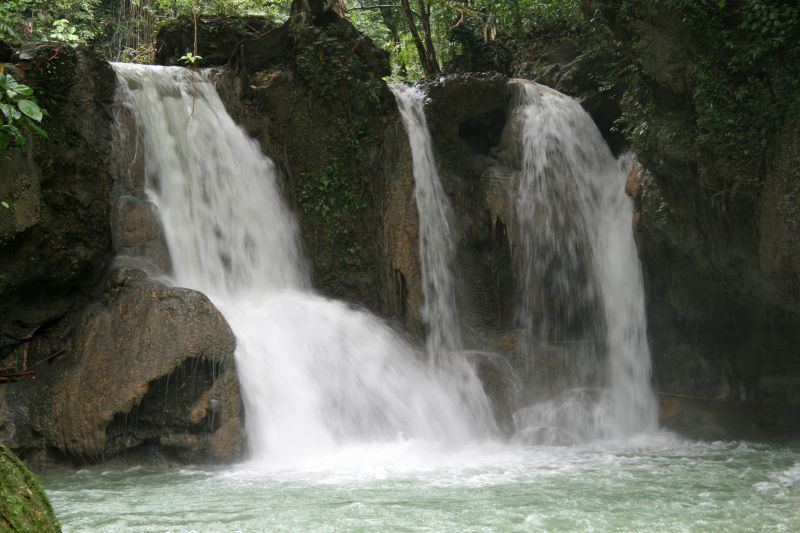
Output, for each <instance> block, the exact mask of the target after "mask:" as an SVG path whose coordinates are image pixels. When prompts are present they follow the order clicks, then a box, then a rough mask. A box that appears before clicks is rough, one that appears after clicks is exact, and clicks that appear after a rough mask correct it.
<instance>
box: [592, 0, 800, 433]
mask: <svg viewBox="0 0 800 533" xmlns="http://www.w3.org/2000/svg"><path fill="white" fill-rule="evenodd" d="M600 4H601V7H602V9H603V13H604V15H605V17H606V18H607V20H608V21H609V24H610V27H611V29H612V30H613V32H614V35H615V37H616V38H617V39H618V41H619V43H620V46H619V49H620V50H623V51H624V53H625V57H626V60H627V61H628V62H629V64H630V65H631V67H632V68H631V72H633V73H635V74H634V75H633V76H632V77H631V78H629V79H628V80H627V83H628V90H627V93H626V96H625V98H623V111H624V112H625V113H626V116H627V119H628V120H629V123H630V124H631V125H633V126H635V125H636V124H646V125H647V126H646V127H644V128H639V129H634V130H633V131H631V132H630V133H631V136H630V137H631V139H632V140H633V141H634V148H635V149H636V153H637V155H638V157H639V160H640V162H641V163H642V165H643V166H644V167H645V168H647V169H648V171H649V173H645V174H643V175H642V178H641V194H640V197H639V200H640V201H641V212H640V216H639V225H638V228H639V234H638V242H639V248H640V255H641V257H642V261H643V265H644V268H645V278H646V285H647V296H648V321H649V330H650V337H651V344H652V348H653V354H654V358H655V361H654V363H655V365H654V368H655V378H656V382H657V385H658V388H659V390H661V391H662V392H664V393H669V394H671V395H679V396H683V397H687V396H689V397H692V398H693V400H692V402H689V403H690V404H691V405H690V407H691V408H692V409H699V408H700V406H702V405H706V406H707V407H708V409H709V411H708V412H709V413H719V412H720V405H722V406H725V405H727V406H728V409H729V410H730V411H731V412H733V413H735V412H737V411H739V412H743V411H749V412H750V413H755V415H754V416H751V417H750V422H749V426H748V428H749V429H748V431H750V432H751V434H752V432H755V433H759V432H760V434H761V436H762V437H764V436H780V435H787V434H790V433H792V432H794V433H795V434H796V432H797V428H796V424H795V423H794V421H795V420H796V418H797V414H796V413H797V409H798V407H800V403H799V402H798V400H799V399H800V398H799V397H798V392H797V391H798V390H800V359H798V355H800V306H798V301H800V300H798V297H799V296H800V293H799V292H798V289H800V286H798V284H797V280H798V273H800V270H798V266H800V263H798V260H797V258H798V257H800V252H799V250H800V248H798V245H799V244H800V240H799V239H798V225H797V214H798V212H800V203H798V202H799V201H800V197H798V192H799V191H798V185H797V184H798V179H797V178H798V171H797V147H798V134H797V131H798V130H797V127H798V124H799V122H798V117H800V107H798V100H797V91H798V79H799V74H800V71H798V57H800V56H798V54H800V32H798V26H797V20H798V17H800V10H798V8H797V6H791V7H790V6H789V5H788V4H786V6H787V7H786V9H787V11H785V12H784V13H783V14H782V15H781V16H780V17H775V16H772V18H770V15H769V11H770V10H769V9H768V10H766V11H765V12H764V13H763V14H756V13H755V12H751V11H749V10H747V8H746V7H744V6H740V5H738V4H726V5H725V6H721V7H719V8H711V7H709V6H701V5H700V4H697V5H693V7H692V8H691V9H688V10H686V11H685V12H684V11H681V15H680V16H678V15H677V12H676V11H674V10H671V9H670V7H669V5H668V4H669V3H668V2H667V3H648V2H638V1H626V2H618V3H612V2H600ZM759 13H760V12H759ZM762 15H764V16H765V17H766V19H763V20H762V18H761V17H762ZM765 20H769V21H771V22H769V24H773V27H771V28H770V31H769V33H768V35H769V37H767V38H764V37H762V36H761V34H759V33H758V32H754V31H751V26H753V27H755V26H758V25H760V24H766V23H767V22H765ZM765 35H766V34H765ZM722 41H725V42H727V43H728V46H727V47H726V51H723V50H721V49H720V48H719V47H717V46H714V45H711V43H712V42H715V43H718V42H722ZM703 399H704V400H703ZM704 401H705V404H703V402H704ZM687 405H689V404H687ZM756 415H757V416H756ZM748 416H749V415H748ZM712 418H713V417H712ZM722 418H725V417H722ZM720 425H721V426H726V425H727V426H729V427H731V428H732V431H731V433H729V434H728V436H729V437H730V436H735V435H741V434H743V432H744V430H743V428H742V427H741V424H740V425H739V427H735V425H733V424H728V423H726V422H724V421H722V422H720Z"/></svg>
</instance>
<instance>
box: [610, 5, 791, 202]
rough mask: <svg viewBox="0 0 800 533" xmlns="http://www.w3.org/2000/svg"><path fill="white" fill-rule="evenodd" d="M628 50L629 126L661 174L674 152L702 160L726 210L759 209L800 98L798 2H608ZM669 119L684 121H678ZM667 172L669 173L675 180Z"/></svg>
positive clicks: (704, 179)
mask: <svg viewBox="0 0 800 533" xmlns="http://www.w3.org/2000/svg"><path fill="white" fill-rule="evenodd" d="M599 6H600V9H601V12H602V13H603V15H604V20H605V22H606V23H607V24H608V25H609V26H610V27H611V29H612V30H613V33H614V35H615V37H616V38H617V39H618V42H617V43H616V46H617V47H618V48H620V49H623V50H626V51H627V61H628V62H629V65H628V66H627V67H626V68H625V69H624V72H623V73H621V75H620V76H619V79H615V80H611V82H612V83H619V82H620V81H621V82H623V83H624V84H625V85H626V86H627V87H628V95H627V98H626V99H625V106H624V111H625V113H624V116H623V127H624V129H625V132H626V134H627V136H628V138H629V140H630V142H631V143H632V145H633V146H634V148H635V149H636V152H637V154H638V155H639V156H640V158H641V159H642V160H643V162H645V164H646V165H647V166H649V167H650V168H651V169H652V170H654V171H656V172H658V171H659V170H660V169H659V168H658V167H659V166H661V165H662V161H663V156H664V155H665V154H666V155H668V156H670V157H672V159H679V160H683V161H692V162H696V164H697V167H696V169H695V172H696V174H697V179H698V180H699V184H700V186H701V187H702V189H703V190H704V191H705V192H706V194H707V196H708V197H710V198H713V199H714V200H715V201H714V203H715V205H716V206H717V207H718V208H719V209H720V210H721V211H725V210H728V209H730V208H731V206H732V205H734V204H737V205H738V206H739V208H740V209H741V208H742V206H749V207H748V209H753V208H754V207H755V204H756V203H757V201H758V197H759V194H760V190H761V187H762V184H763V180H764V175H765V170H766V164H765V163H766V161H767V160H768V158H769V155H770V154H769V147H770V145H771V141H772V137H773V136H774V135H775V133H776V132H777V131H778V129H779V128H778V127H776V126H779V125H780V124H781V123H782V122H783V120H784V118H785V117H784V116H783V110H784V109H786V107H787V103H788V102H789V101H790V99H791V98H793V95H795V94H797V92H798V91H800V6H798V5H797V3H796V2H794V1H792V0H779V1H775V2H769V3H767V2H763V1H762V0H743V1H741V2H726V1H724V0H721V1H717V2H695V1H693V0H664V1H661V2H658V3H655V2H650V1H645V0H626V1H624V2H612V1H610V0H609V1H600V2H599ZM670 114H672V115H674V114H679V115H682V116H683V118H684V120H683V122H682V123H675V121H673V120H672V119H671V118H670V116H669V115H670ZM672 170H674V169H665V172H662V173H664V174H674V172H672Z"/></svg>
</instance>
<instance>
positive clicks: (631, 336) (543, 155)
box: [512, 81, 656, 442]
mask: <svg viewBox="0 0 800 533" xmlns="http://www.w3.org/2000/svg"><path fill="white" fill-rule="evenodd" d="M515 83H516V85H517V90H518V91H519V100H520V102H519V105H518V106H517V109H516V112H515V115H516V116H515V117H514V120H516V121H517V123H518V126H519V127H521V131H522V171H521V173H520V178H519V180H518V183H517V186H516V189H514V190H513V198H512V203H513V206H514V227H513V236H512V239H513V243H514V246H515V250H514V252H515V258H516V264H517V273H518V276H519V279H520V286H521V293H522V295H521V302H520V313H519V315H520V325H521V327H522V330H523V335H524V342H523V345H524V350H525V351H526V352H527V354H528V355H529V358H530V360H531V361H532V368H531V369H530V371H531V374H532V376H533V377H532V379H533V381H534V383H536V384H537V385H538V387H537V388H538V396H537V397H535V398H534V400H535V403H534V404H533V405H532V406H530V407H528V408H525V409H523V410H521V411H519V412H518V413H517V414H516V415H515V421H516V422H517V425H518V427H519V428H520V431H521V434H522V435H523V437H524V438H525V439H528V440H533V441H538V442H542V441H544V442H561V441H587V440H594V439H597V438H621V437H625V436H629V435H632V434H634V433H637V432H641V431H647V430H651V429H655V427H656V407H655V396H654V394H653V392H652V389H651V384H650V352H649V347H648V344H647V337H646V332H647V331H646V330H647V325H646V318H645V304H644V290H643V283H642V273H641V267H640V265H639V260H638V256H637V254H636V246H635V243H634V238H633V229H632V213H633V202H632V200H631V199H630V198H628V197H627V196H626V194H625V192H624V185H625V179H626V175H627V170H628V168H629V167H630V163H631V161H630V159H629V158H622V160H620V161H617V160H615V159H614V157H613V155H612V154H611V152H610V150H609V148H608V146H607V145H606V143H605V141H604V140H603V137H602V135H601V134H600V132H599V131H598V130H597V127H596V126H595V124H594V122H593V121H592V119H591V117H590V116H589V115H588V114H587V113H586V112H585V111H584V110H583V109H582V108H581V106H580V105H579V104H578V103H577V102H576V101H575V100H573V99H571V98H569V97H567V96H564V95H562V94H560V93H558V92H556V91H553V90H552V89H549V88H547V87H544V86H541V85H537V84H533V83H530V82H525V81H518V82H515Z"/></svg>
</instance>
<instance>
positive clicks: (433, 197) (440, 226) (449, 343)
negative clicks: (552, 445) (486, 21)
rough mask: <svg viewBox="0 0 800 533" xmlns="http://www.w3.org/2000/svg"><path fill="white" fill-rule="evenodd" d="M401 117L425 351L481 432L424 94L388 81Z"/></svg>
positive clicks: (486, 420)
mask: <svg viewBox="0 0 800 533" xmlns="http://www.w3.org/2000/svg"><path fill="white" fill-rule="evenodd" d="M391 89H392V92H393V93H394V95H395V98H396V100H397V105H398V108H399V109H400V115H401V116H402V118H403V124H404V125H405V128H406V132H407V133H408V142H409V145H410V146H411V159H412V163H413V165H412V166H413V171H414V200H415V201H416V205H417V213H418V214H419V233H420V239H419V240H420V243H419V250H420V262H421V267H422V292H423V295H424V297H425V302H424V306H423V312H422V319H423V321H424V322H425V325H426V326H427V329H428V336H427V347H428V355H429V358H430V359H431V361H432V363H433V364H434V366H436V367H438V369H439V370H440V371H441V372H442V373H444V374H447V375H448V376H450V379H452V380H455V382H456V383H457V386H458V388H459V392H460V395H461V397H462V398H463V400H464V402H465V404H466V405H467V406H468V409H469V411H470V412H471V413H473V415H474V416H475V420H476V421H477V422H478V423H479V424H480V427H481V428H483V430H484V432H486V433H487V434H488V433H492V432H495V431H496V427H495V423H494V420H493V417H492V411H491V407H490V405H489V399H488V398H487V397H486V394H485V393H484V391H483V385H482V384H481V382H480V380H479V379H478V376H477V375H476V373H475V371H474V370H473V368H472V367H471V366H470V364H469V362H468V361H467V359H466V354H465V353H464V341H463V339H462V336H461V319H460V317H459V313H458V305H457V302H456V281H455V264H454V262H455V253H456V251H455V248H456V237H455V235H454V233H455V232H454V231H453V227H454V222H453V213H452V208H451V206H450V202H449V200H448V198H447V195H446V194H445V192H444V189H443V188H442V180H441V178H440V177H439V172H438V170H437V168H436V157H435V155H434V150H433V140H432V139H431V134H430V131H429V130H428V123H427V119H426V117H425V107H424V100H425V95H424V93H423V92H422V91H421V90H420V89H419V88H418V87H413V86H406V85H400V84H396V85H392V86H391Z"/></svg>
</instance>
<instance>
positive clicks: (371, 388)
mask: <svg viewBox="0 0 800 533" xmlns="http://www.w3.org/2000/svg"><path fill="white" fill-rule="evenodd" d="M114 68H115V70H116V71H117V74H118V76H119V77H120V79H121V80H122V81H123V82H124V83H123V86H124V87H126V88H127V90H126V92H127V98H128V101H129V105H130V106H131V107H132V108H133V112H134V115H135V117H136V120H137V123H138V126H139V128H140V130H141V135H142V137H143V139H144V151H145V172H146V178H147V187H148V190H149V194H150V196H151V197H152V200H153V202H154V203H155V204H156V205H157V207H158V211H159V213H160V216H161V219H162V223H163V226H164V232H165V235H166V240H167V245H168V247H169V251H170V255H171V259H172V264H173V265H174V280H173V281H174V283H175V284H177V285H182V286H186V287H190V288H194V289H197V290H200V291H203V292H204V293H206V294H207V295H208V296H209V297H210V298H211V299H212V301H213V302H214V303H215V304H216V305H217V306H218V307H219V308H220V310H221V311H222V312H223V314H224V315H225V317H226V319H227V320H228V322H229V323H230V325H231V328H232V329H233V331H234V333H235V334H236V337H237V340H238V347H237V351H236V362H237V366H238V373H239V377H240V382H241V386H242V392H243V397H244V402H245V411H246V420H247V422H246V430H247V434H248V443H249V446H250V450H251V453H252V454H253V455H254V456H256V457H257V458H260V459H263V460H266V461H273V460H275V461H283V460H286V459H287V458H288V459H295V458H297V459H301V458H304V457H309V456H314V455H320V454H325V453H329V452H333V451H335V450H336V449H338V448H339V447H340V446H341V445H343V444H346V443H351V442H364V441H373V440H394V439H398V438H405V439H420V440H426V441H432V442H440V443H459V442H464V441H467V440H470V439H472V438H474V437H475V436H476V435H479V434H482V432H481V430H480V429H477V430H476V429H475V428H476V427H478V428H480V424H476V423H475V418H476V417H475V415H474V414H473V413H472V412H470V409H471V406H470V404H469V402H468V401H467V400H465V398H464V395H463V390H462V383H461V382H460V381H459V380H452V379H450V378H449V376H448V375H447V373H445V372H433V371H431V369H430V368H429V367H428V365H427V364H426V363H425V362H424V361H423V358H422V357H420V356H419V355H418V354H417V353H416V352H415V350H414V349H413V347H411V346H410V345H408V344H407V343H406V342H404V341H403V340H402V339H401V338H400V337H399V336H398V335H397V334H395V333H394V332H393V331H392V330H391V329H389V328H388V327H387V326H386V325H384V324H383V323H382V322H381V321H379V320H378V319H377V318H375V317H373V316H371V315H369V314H367V313H365V312H363V311H357V310H354V309H351V308H350V307H348V306H347V305H346V304H344V303H341V302H335V301H330V300H327V299H325V298H322V297H320V296H318V295H316V294H314V293H313V291H312V290H311V289H310V288H309V281H308V276H307V275H306V273H305V269H304V266H303V265H304V261H303V258H302V253H301V251H300V246H299V240H298V230H297V225H296V223H295V222H294V219H293V217H292V214H291V213H290V211H289V210H288V208H287V207H286V205H285V204H284V202H283V200H282V198H281V196H280V194H279V192H278V189H277V184H276V176H275V172H274V169H273V165H272V163H271V162H270V161H269V159H267V158H266V157H265V156H264V155H262V153H261V151H260V149H259V147H258V145H257V144H256V143H255V142H254V141H253V140H251V139H250V138H248V137H247V135H246V134H245V133H244V132H243V131H242V130H241V129H240V128H239V127H238V126H236V124H235V123H234V122H233V120H232V119H231V117H230V116H229V115H228V113H227V112H226V110H225V108H224V105H223V103H222V101H221V100H220V98H219V96H218V94H217V92H216V90H215V88H214V86H213V85H212V83H211V81H210V79H209V77H208V76H209V75H208V74H203V73H193V72H191V71H189V70H186V69H182V68H176V67H169V68H168V67H151V66H136V65H124V64H115V65H114Z"/></svg>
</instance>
